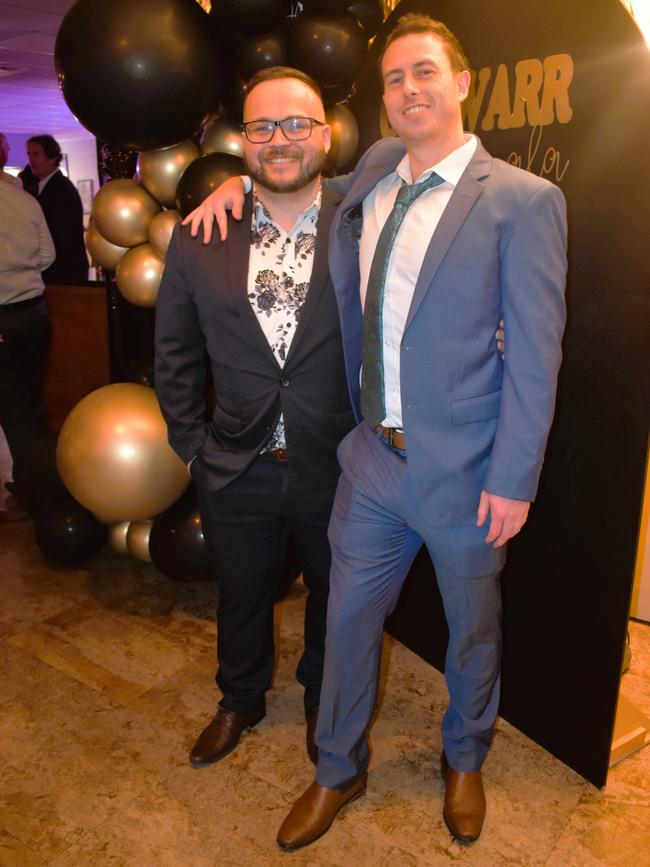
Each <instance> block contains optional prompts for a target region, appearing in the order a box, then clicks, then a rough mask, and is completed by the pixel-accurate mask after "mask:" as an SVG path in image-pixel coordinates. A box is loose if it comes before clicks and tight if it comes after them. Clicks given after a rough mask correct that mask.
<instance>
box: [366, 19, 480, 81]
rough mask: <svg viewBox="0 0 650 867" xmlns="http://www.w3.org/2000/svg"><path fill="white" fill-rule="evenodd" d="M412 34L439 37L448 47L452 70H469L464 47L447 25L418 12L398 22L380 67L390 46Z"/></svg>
mask: <svg viewBox="0 0 650 867" xmlns="http://www.w3.org/2000/svg"><path fill="white" fill-rule="evenodd" d="M411 33H432V34H433V35H434V36H437V37H438V38H439V39H441V40H442V41H443V42H444V43H445V46H446V47H447V56H448V57H449V62H450V63H451V68H452V69H453V70H455V71H456V72H462V71H463V70H464V69H469V61H468V59H467V57H466V55H465V52H464V51H463V47H462V45H461V44H460V42H459V41H458V38H457V37H456V36H455V35H454V34H453V33H452V32H451V30H450V29H449V28H448V27H447V25H446V24H443V23H442V21H436V20H435V19H434V18H430V17H429V16H428V15H421V14H419V13H417V12H409V14H408V15H403V16H402V17H401V18H400V19H399V21H398V22H397V26H396V27H395V28H394V29H393V30H391V32H390V33H389V34H388V38H387V39H386V44H385V45H384V50H383V51H382V53H381V57H380V58H379V65H380V67H381V62H382V60H383V59H384V54H385V53H386V49H387V48H388V46H389V45H391V44H392V43H393V42H395V40H396V39H401V38H402V36H409V35H410V34H411Z"/></svg>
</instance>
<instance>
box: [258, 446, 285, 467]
mask: <svg viewBox="0 0 650 867" xmlns="http://www.w3.org/2000/svg"><path fill="white" fill-rule="evenodd" d="M260 457H262V458H269V459H270V460H272V461H275V463H277V464H286V463H288V462H289V452H288V451H287V449H267V450H266V451H265V452H262V453H261V455H260Z"/></svg>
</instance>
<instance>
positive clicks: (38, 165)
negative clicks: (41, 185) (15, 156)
mask: <svg viewBox="0 0 650 867" xmlns="http://www.w3.org/2000/svg"><path fill="white" fill-rule="evenodd" d="M27 159H28V160H29V167H30V169H31V170H32V171H33V172H34V174H35V175H36V177H37V178H38V179H39V181H42V180H43V178H46V177H47V176H48V175H51V174H52V172H53V171H54V170H55V169H56V165H57V161H56V158H55V157H48V155H47V154H46V153H45V151H44V150H43V145H41V144H38V142H34V141H32V142H27Z"/></svg>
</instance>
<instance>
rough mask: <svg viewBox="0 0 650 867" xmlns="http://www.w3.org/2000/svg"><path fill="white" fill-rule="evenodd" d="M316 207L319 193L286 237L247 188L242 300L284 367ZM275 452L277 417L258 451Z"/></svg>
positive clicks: (306, 276)
mask: <svg viewBox="0 0 650 867" xmlns="http://www.w3.org/2000/svg"><path fill="white" fill-rule="evenodd" d="M320 204H321V191H320V189H319V191H318V193H317V194H316V198H315V199H314V201H313V202H312V203H311V205H310V206H309V207H308V208H307V209H306V210H304V211H303V212H302V214H301V215H300V216H299V217H298V219H297V221H296V224H295V225H294V227H293V228H292V229H291V231H290V232H289V233H288V234H287V233H286V232H285V231H284V229H282V228H281V227H280V226H278V225H277V223H274V222H273V219H272V218H271V215H270V214H269V212H268V211H267V209H266V208H265V207H264V205H263V204H262V202H261V201H260V199H259V198H258V196H257V193H256V191H255V188H254V187H253V216H252V220H251V249H250V259H249V264H248V287H247V292H248V299H249V301H250V303H251V306H252V308H253V312H254V313H255V315H256V316H257V319H258V322H259V323H260V326H261V328H262V331H263V332H264V335H265V337H266V339H267V340H268V342H269V346H270V347H271V349H272V351H273V354H274V356H275V358H276V360H277V362H278V364H279V365H280V367H284V362H285V361H286V358H287V355H288V353H289V348H290V346H291V341H292V340H293V335H294V334H295V331H296V328H297V327H298V322H299V320H300V310H301V308H302V305H303V304H304V302H305V298H306V297H307V292H308V291H309V282H310V280H311V272H312V269H313V266H314V249H315V247H316V222H317V220H318V212H319V210H320ZM275 448H286V439H285V434H284V419H283V417H282V416H280V419H279V421H278V424H277V427H276V428H275V430H274V431H273V434H272V435H271V438H270V439H269V441H268V442H267V444H266V446H265V449H264V450H265V451H266V450H268V449H275Z"/></svg>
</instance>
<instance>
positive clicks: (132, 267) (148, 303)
mask: <svg viewBox="0 0 650 867" xmlns="http://www.w3.org/2000/svg"><path fill="white" fill-rule="evenodd" d="M164 269H165V260H164V259H162V258H161V257H160V256H159V255H158V253H156V251H155V250H154V248H153V247H152V246H151V244H149V243H146V244H140V245H139V246H138V247H133V248H132V249H131V250H129V251H128V252H127V253H125V254H124V256H123V257H122V258H121V259H120V261H119V262H118V265H117V268H116V270H115V279H116V281H117V288H118V289H119V290H120V292H121V293H122V295H124V297H125V298H126V299H127V301H130V302H131V303H132V304H136V305H137V306H138V307H154V306H155V304H156V298H157V297H158V287H159V286H160V278H161V277H162V272H163V271H164Z"/></svg>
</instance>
